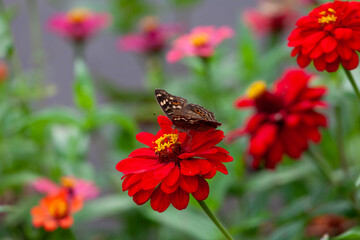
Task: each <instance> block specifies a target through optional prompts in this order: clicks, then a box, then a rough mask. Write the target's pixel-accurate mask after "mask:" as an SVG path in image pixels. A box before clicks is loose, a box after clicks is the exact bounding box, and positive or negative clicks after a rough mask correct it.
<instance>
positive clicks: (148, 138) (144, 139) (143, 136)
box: [136, 132, 156, 148]
mask: <svg viewBox="0 0 360 240" xmlns="http://www.w3.org/2000/svg"><path fill="white" fill-rule="evenodd" d="M136 139H137V140H138V141H139V142H141V143H142V144H145V145H147V146H149V147H151V148H153V147H154V145H153V142H154V141H155V140H156V139H155V135H154V134H152V133H147V132H141V133H138V134H137V135H136Z"/></svg>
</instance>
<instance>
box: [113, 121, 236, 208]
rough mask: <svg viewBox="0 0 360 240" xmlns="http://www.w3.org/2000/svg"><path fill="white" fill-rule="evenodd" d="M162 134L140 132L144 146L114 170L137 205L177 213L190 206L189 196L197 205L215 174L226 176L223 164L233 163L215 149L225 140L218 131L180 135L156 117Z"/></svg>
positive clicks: (222, 150) (169, 123)
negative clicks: (176, 210)
mask: <svg viewBox="0 0 360 240" xmlns="http://www.w3.org/2000/svg"><path fill="white" fill-rule="evenodd" d="M158 123H159V125H160V127H161V130H159V131H158V133H157V134H156V135H153V134H151V133H147V132H142V133H139V134H138V135H137V136H136V139H137V140H138V141H139V142H141V143H143V144H145V145H147V146H148V147H147V148H139V149H137V150H135V151H133V152H132V153H130V155H129V157H128V158H126V159H123V160H121V161H120V162H119V163H118V164H117V165H116V169H117V170H118V171H119V172H122V173H123V174H124V176H123V177H122V179H124V181H123V183H122V188H123V191H128V194H129V196H131V197H133V200H134V202H135V203H136V204H138V205H142V204H144V203H146V202H147V201H148V200H149V199H150V204H151V207H152V208H153V209H154V210H155V211H158V212H163V211H165V210H166V209H167V208H168V207H169V205H170V203H171V204H172V205H173V206H174V207H175V208H176V209H178V210H182V209H185V208H186V207H187V205H188V203H189V193H191V194H192V195H193V197H194V198H195V199H197V200H199V201H201V200H205V199H206V198H207V197H208V195H209V185H208V183H207V181H206V180H205V179H211V178H213V177H214V176H215V174H216V172H217V171H219V172H222V173H223V174H227V173H228V172H227V169H226V167H225V166H224V165H223V162H230V161H232V160H233V158H232V157H231V156H229V155H228V152H227V151H226V150H225V149H223V148H221V147H217V146H215V145H216V144H218V143H219V142H221V140H222V139H223V138H224V133H223V132H222V131H220V130H215V129H210V130H208V131H201V132H198V131H189V133H184V132H179V131H178V130H176V129H173V128H172V122H171V121H170V120H169V119H168V118H167V117H165V116H159V117H158Z"/></svg>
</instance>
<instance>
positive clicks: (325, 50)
mask: <svg viewBox="0 0 360 240" xmlns="http://www.w3.org/2000/svg"><path fill="white" fill-rule="evenodd" d="M296 25H297V28H296V29H295V30H293V32H292V33H291V34H290V36H289V38H288V39H289V43H288V46H289V47H294V49H293V51H292V53H291V56H293V57H294V56H296V55H297V56H298V57H297V62H298V64H299V66H300V67H302V68H304V67H306V66H307V65H309V63H310V62H311V61H313V62H314V65H315V67H316V69H317V70H319V71H324V70H326V71H328V72H334V71H336V70H337V69H338V68H339V65H340V64H342V65H343V67H344V68H345V69H347V70H351V69H354V68H356V67H357V66H358V64H359V57H358V54H357V51H359V50H360V5H359V3H357V2H342V1H335V2H333V3H326V4H323V5H321V6H319V7H317V8H315V9H314V10H312V11H311V12H310V14H309V15H308V16H305V17H302V18H300V19H299V20H298V21H297V23H296Z"/></svg>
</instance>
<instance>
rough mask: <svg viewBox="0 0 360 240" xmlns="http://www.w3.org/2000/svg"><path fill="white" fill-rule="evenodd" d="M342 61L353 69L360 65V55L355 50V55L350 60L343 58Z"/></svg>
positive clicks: (346, 67)
mask: <svg viewBox="0 0 360 240" xmlns="http://www.w3.org/2000/svg"><path fill="white" fill-rule="evenodd" d="M341 62H342V65H343V66H344V68H345V69H347V70H353V69H355V68H356V67H357V66H358V65H359V56H358V55H357V53H356V52H353V56H352V57H351V58H350V59H349V60H348V61H347V60H342V61H341Z"/></svg>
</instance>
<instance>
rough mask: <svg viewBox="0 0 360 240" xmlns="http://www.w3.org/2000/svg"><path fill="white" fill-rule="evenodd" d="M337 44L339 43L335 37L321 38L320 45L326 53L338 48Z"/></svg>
mask: <svg viewBox="0 0 360 240" xmlns="http://www.w3.org/2000/svg"><path fill="white" fill-rule="evenodd" d="M337 44H338V43H337V41H336V39H335V38H334V37H332V36H327V37H325V38H323V39H322V40H321V42H320V47H321V48H322V50H323V51H324V52H325V53H329V52H332V51H333V50H334V49H335V48H336V46H337Z"/></svg>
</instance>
